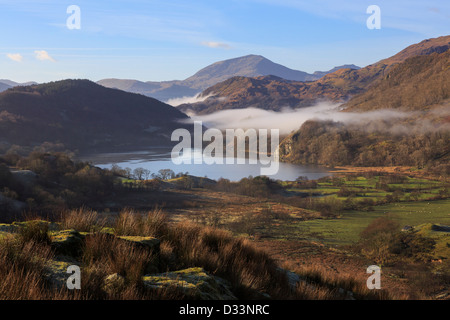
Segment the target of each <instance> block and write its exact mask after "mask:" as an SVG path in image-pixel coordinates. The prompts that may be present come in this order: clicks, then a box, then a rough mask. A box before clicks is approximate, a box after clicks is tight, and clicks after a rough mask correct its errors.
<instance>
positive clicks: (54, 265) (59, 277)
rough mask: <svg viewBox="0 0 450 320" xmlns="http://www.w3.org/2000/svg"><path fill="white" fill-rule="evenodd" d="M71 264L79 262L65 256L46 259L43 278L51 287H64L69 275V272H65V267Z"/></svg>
mask: <svg viewBox="0 0 450 320" xmlns="http://www.w3.org/2000/svg"><path fill="white" fill-rule="evenodd" d="M71 265H80V263H79V262H77V261H76V260H74V259H73V258H71V257H66V256H60V257H57V258H55V259H54V260H48V261H47V262H46V265H45V270H44V275H45V279H46V280H47V281H48V282H49V284H50V285H51V286H52V287H53V288H57V289H61V288H66V287H67V279H68V278H69V277H70V274H69V273H67V268H69V266H71Z"/></svg>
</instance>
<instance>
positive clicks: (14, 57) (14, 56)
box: [6, 53, 23, 62]
mask: <svg viewBox="0 0 450 320" xmlns="http://www.w3.org/2000/svg"><path fill="white" fill-rule="evenodd" d="M6 56H7V57H8V58H10V59H11V60H12V61H16V62H22V60H23V57H22V55H21V54H20V53H8V54H7V55H6Z"/></svg>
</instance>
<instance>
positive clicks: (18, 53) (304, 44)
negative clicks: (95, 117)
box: [0, 0, 450, 82]
mask: <svg viewBox="0 0 450 320" xmlns="http://www.w3.org/2000/svg"><path fill="white" fill-rule="evenodd" d="M372 4H375V5H378V6H379V7H380V9H381V29H379V30H369V29H368V28H367V27H366V20H367V18H368V17H369V14H367V13H366V9H367V7H368V6H369V5H372ZM69 5H78V6H79V7H80V9H81V29H79V30H69V29H68V28H67V26H66V20H67V18H68V17H69V14H67V12H66V10H67V7H68V6H69ZM0 12H1V13H0V14H1V16H0V17H1V19H0V27H1V29H0V30H2V36H1V42H0V78H2V79H11V80H14V81H18V82H24V81H31V80H34V81H38V82H46V81H53V80H60V79H66V78H87V79H91V80H94V81H97V80H100V79H103V78H123V79H138V80H142V81H150V80H152V81H160V80H173V79H185V78H187V77H189V76H190V75H192V74H194V73H195V72H196V71H198V70H199V69H201V68H203V67H205V66H207V65H208V64H211V63H213V62H216V61H219V60H224V59H229V58H234V57H238V56H243V55H247V54H260V55H263V56H265V57H266V58H268V59H270V60H272V61H274V62H277V63H280V64H283V65H285V66H287V67H289V68H292V69H297V70H303V71H307V72H313V71H316V70H322V71H323V70H328V69H331V68H333V67H334V66H337V65H342V64H350V63H353V64H357V65H359V66H365V65H368V64H371V63H374V62H376V61H378V60H381V59H383V58H386V57H388V56H391V55H393V54H395V53H396V52H398V51H400V50H401V49H403V48H405V47H406V46H408V45H410V44H413V43H416V42H419V41H421V40H424V39H427V38H432V37H438V36H442V35H448V34H449V30H450V1H442V0H439V1H437V0H428V1H417V0H400V1H395V0H389V1H387V0H383V1H381V0H370V1H366V0H343V1H336V0H308V1H303V0H297V1H296V0H239V1H237V0H236V1H234V0H221V1H216V0H209V1H207V0H205V1H199V0H191V1H180V0H177V1H164V0H158V1H152V0H128V1H118V0H108V1H92V0H91V1H85V0H70V1H65V0H5V1H4V0H0Z"/></svg>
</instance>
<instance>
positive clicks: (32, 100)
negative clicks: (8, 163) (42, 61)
mask: <svg viewBox="0 0 450 320" xmlns="http://www.w3.org/2000/svg"><path fill="white" fill-rule="evenodd" d="M186 118H187V116H186V115H185V114H183V113H181V112H180V111H178V110H176V109H174V108H173V107H171V106H169V105H166V104H164V103H162V102H160V101H158V100H155V99H152V98H149V97H145V96H142V95H138V94H132V93H127V92H123V91H120V90H114V89H108V88H104V87H102V86H100V85H98V84H95V83H94V82H91V81H88V80H63V81H57V82H50V83H47V84H42V85H34V86H27V87H15V88H12V89H9V90H7V91H5V92H2V93H0V136H1V140H2V143H3V144H5V143H6V144H9V145H12V144H16V145H22V146H36V145H40V144H42V143H43V142H52V143H57V142H60V143H63V144H64V145H65V146H66V147H68V148H70V149H75V148H77V149H80V150H97V149H99V148H100V149H105V150H110V151H112V150H116V149H127V148H133V147H136V146H143V145H150V144H164V143H167V141H168V140H170V133H171V131H172V130H173V129H174V128H178V127H180V126H181V127H182V125H180V124H179V123H178V122H177V120H179V119H186Z"/></svg>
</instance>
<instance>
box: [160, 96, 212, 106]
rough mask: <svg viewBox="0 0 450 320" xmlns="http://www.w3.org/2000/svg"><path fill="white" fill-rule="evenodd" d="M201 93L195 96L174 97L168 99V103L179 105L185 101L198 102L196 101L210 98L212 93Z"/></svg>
mask: <svg viewBox="0 0 450 320" xmlns="http://www.w3.org/2000/svg"><path fill="white" fill-rule="evenodd" d="M200 94H201V93H197V94H196V95H195V96H192V97H188V96H185V97H181V98H172V99H169V100H167V101H166V103H167V104H170V105H171V106H173V107H177V106H179V105H182V104H184V103H196V102H202V101H205V100H206V99H208V98H209V97H210V96H211V95H208V96H205V97H200Z"/></svg>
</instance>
